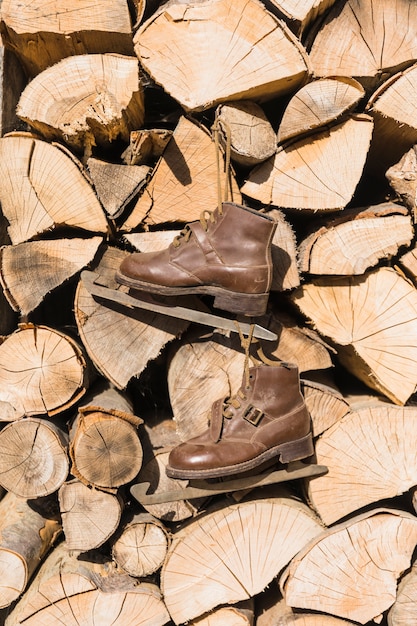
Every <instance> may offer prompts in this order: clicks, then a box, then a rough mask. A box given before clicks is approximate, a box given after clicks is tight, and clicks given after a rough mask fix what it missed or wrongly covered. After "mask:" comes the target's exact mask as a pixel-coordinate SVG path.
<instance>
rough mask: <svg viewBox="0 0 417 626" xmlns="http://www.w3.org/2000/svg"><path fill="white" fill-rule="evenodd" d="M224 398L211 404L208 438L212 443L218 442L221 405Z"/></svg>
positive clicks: (220, 431)
mask: <svg viewBox="0 0 417 626" xmlns="http://www.w3.org/2000/svg"><path fill="white" fill-rule="evenodd" d="M224 400H225V398H220V399H219V400H216V401H215V402H213V404H212V407H211V416H210V437H211V439H212V441H213V442H214V443H217V442H218V441H220V438H221V436H222V428H223V403H224Z"/></svg>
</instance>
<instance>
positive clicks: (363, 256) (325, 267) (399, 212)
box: [298, 202, 414, 276]
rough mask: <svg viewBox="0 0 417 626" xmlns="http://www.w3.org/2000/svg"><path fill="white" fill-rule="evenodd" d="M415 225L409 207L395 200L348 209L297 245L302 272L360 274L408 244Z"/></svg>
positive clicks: (339, 274)
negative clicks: (363, 207)
mask: <svg viewBox="0 0 417 626" xmlns="http://www.w3.org/2000/svg"><path fill="white" fill-rule="evenodd" d="M413 238H414V228H413V223H412V219H411V216H410V215H409V212H408V210H407V209H406V208H405V207H403V206H401V205H399V204H396V203H394V202H384V203H382V204H378V205H376V206H372V207H367V208H365V209H349V210H348V209H347V210H345V211H344V212H343V214H342V215H341V216H340V217H339V216H338V217H336V218H333V219H332V220H329V221H327V222H326V223H325V224H322V225H321V226H319V227H318V228H317V229H315V230H314V231H312V232H311V233H310V234H309V235H308V236H307V237H305V239H303V240H302V241H301V242H300V244H299V247H298V253H299V254H298V259H299V267H300V270H301V271H302V272H305V273H310V274H318V275H320V274H326V275H337V276H343V275H348V276H352V275H357V274H363V273H365V272H366V270H368V269H370V268H371V267H373V266H375V265H377V264H378V262H379V261H380V260H381V259H387V260H390V259H391V258H392V257H393V256H395V255H396V254H397V253H398V251H399V249H400V248H401V246H409V245H411V242H412V241H413Z"/></svg>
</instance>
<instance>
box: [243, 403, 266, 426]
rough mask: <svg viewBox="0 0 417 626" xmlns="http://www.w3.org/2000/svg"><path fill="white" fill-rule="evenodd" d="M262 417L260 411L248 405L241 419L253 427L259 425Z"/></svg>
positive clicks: (262, 413) (262, 414)
mask: <svg viewBox="0 0 417 626" xmlns="http://www.w3.org/2000/svg"><path fill="white" fill-rule="evenodd" d="M263 416H264V412H263V411H261V409H257V408H256V407H255V406H253V404H250V405H249V406H248V407H247V409H246V410H245V412H244V414H243V418H244V419H245V420H246V421H247V422H249V423H250V424H253V425H254V426H257V425H258V424H259V422H260V421H261V419H262V418H263Z"/></svg>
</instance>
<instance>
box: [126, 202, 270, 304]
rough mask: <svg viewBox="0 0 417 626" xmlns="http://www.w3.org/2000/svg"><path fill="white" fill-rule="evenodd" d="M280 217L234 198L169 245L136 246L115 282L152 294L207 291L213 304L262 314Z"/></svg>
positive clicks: (193, 224) (191, 226) (193, 225)
mask: <svg viewBox="0 0 417 626" xmlns="http://www.w3.org/2000/svg"><path fill="white" fill-rule="evenodd" d="M275 229H276V222H275V221H274V220H273V219H272V218H271V217H269V216H268V215H266V214H264V213H260V212H259V211H255V210H253V209H250V208H247V207H244V206H242V205H239V204H234V203H232V202H224V203H222V204H221V206H220V209H219V208H217V209H215V210H214V211H213V212H210V211H204V214H203V215H202V216H201V218H200V221H196V222H191V223H190V224H187V225H186V227H185V228H184V230H183V231H181V234H180V235H179V236H178V237H176V238H175V239H174V240H173V242H172V243H171V244H170V246H169V247H168V248H167V249H165V250H162V251H158V252H143V253H141V252H134V253H133V254H131V255H130V256H128V257H127V258H126V259H125V260H124V261H123V262H122V264H121V266H120V268H119V271H118V272H117V274H116V280H117V282H119V283H121V284H122V285H127V286H128V287H131V288H132V289H137V290H140V291H147V292H150V293H153V294H160V295H166V296H178V295H184V294H207V295H211V296H214V297H215V300H214V306H215V307H216V308H219V309H223V310H225V311H230V312H231V313H241V314H244V315H252V316H259V315H263V314H264V313H265V310H266V306H267V301H268V294H269V289H270V287H271V280H272V261H271V241H272V237H273V235H274V232H275Z"/></svg>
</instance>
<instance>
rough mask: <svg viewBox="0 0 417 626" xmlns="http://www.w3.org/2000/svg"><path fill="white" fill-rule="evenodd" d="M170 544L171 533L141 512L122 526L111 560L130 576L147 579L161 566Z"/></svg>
mask: <svg viewBox="0 0 417 626" xmlns="http://www.w3.org/2000/svg"><path fill="white" fill-rule="evenodd" d="M169 541H170V538H169V533H168V530H167V529H166V528H165V526H164V525H163V524H162V523H161V522H160V521H159V520H157V519H156V518H154V517H153V516H151V515H149V514H147V513H138V514H137V515H134V516H133V518H132V519H131V520H129V521H128V522H127V523H126V524H124V525H123V526H122V528H121V532H120V534H119V535H118V536H117V539H116V540H115V541H114V543H113V545H112V557H113V559H114V561H115V562H116V563H117V565H119V567H121V568H122V569H123V570H124V571H125V572H127V574H130V576H135V577H138V578H144V577H146V576H150V575H151V574H154V573H155V572H157V571H158V570H159V569H160V568H161V567H162V564H163V562H164V561H165V557H166V554H167V550H168V545H169Z"/></svg>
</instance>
